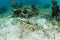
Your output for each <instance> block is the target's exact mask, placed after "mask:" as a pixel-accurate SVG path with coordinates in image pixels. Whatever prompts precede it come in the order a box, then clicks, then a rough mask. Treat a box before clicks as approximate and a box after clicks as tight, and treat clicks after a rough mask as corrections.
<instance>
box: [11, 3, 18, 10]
mask: <svg viewBox="0 0 60 40" xmlns="http://www.w3.org/2000/svg"><path fill="white" fill-rule="evenodd" d="M10 5H11V7H13V8H14V9H17V8H18V7H19V6H18V3H17V2H11V4H10Z"/></svg>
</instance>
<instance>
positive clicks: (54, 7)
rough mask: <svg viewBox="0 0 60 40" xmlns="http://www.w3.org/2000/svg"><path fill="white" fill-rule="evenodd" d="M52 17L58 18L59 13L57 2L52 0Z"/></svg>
mask: <svg viewBox="0 0 60 40" xmlns="http://www.w3.org/2000/svg"><path fill="white" fill-rule="evenodd" d="M52 4H53V6H52V18H56V19H57V18H58V16H59V15H58V14H59V5H58V4H57V1H54V0H53V1H52Z"/></svg>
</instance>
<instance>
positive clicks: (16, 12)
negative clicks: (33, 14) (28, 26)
mask: <svg viewBox="0 0 60 40" xmlns="http://www.w3.org/2000/svg"><path fill="white" fill-rule="evenodd" d="M21 12H22V11H21V10H19V9H18V10H14V11H13V14H14V15H15V16H17V17H19V16H20V13H21Z"/></svg>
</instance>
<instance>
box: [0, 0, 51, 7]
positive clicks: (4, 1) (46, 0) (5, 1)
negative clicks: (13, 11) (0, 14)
mask: <svg viewBox="0 0 60 40" xmlns="http://www.w3.org/2000/svg"><path fill="white" fill-rule="evenodd" d="M12 1H15V2H18V3H19V4H21V3H23V4H24V5H31V4H35V5H39V6H42V5H45V4H51V0H0V7H2V6H6V7H7V8H9V7H10V3H11V2H12Z"/></svg>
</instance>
